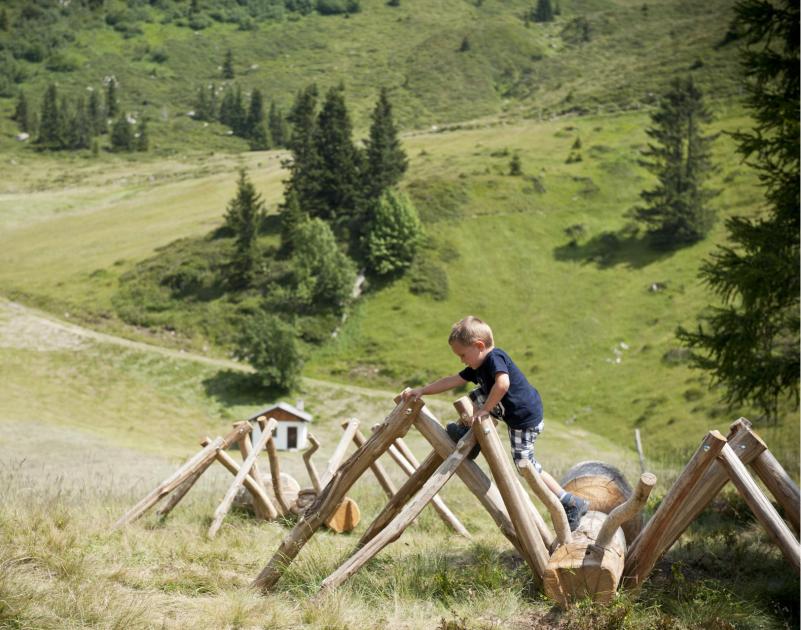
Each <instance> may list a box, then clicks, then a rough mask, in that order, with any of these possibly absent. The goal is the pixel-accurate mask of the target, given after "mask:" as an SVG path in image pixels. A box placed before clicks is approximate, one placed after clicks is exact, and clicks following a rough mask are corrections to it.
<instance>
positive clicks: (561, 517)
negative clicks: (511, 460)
mask: <svg viewBox="0 0 801 630" xmlns="http://www.w3.org/2000/svg"><path fill="white" fill-rule="evenodd" d="M517 467H518V469H519V470H520V473H521V474H522V475H523V478H524V479H525V480H526V481H527V482H528V485H529V486H530V487H531V489H532V490H533V491H534V494H535V495H536V496H537V498H538V499H539V500H540V501H542V504H543V505H544V506H545V509H547V510H548V514H550V515H551V522H552V523H553V527H554V530H555V531H556V539H557V540H558V541H559V544H560V545H566V544H567V543H570V542H573V536H572V534H571V532H570V524H569V523H568V522H567V514H565V508H564V507H562V503H561V502H560V501H559V499H558V498H557V496H556V495H555V494H554V493H553V492H551V490H550V489H549V488H548V486H546V485H545V482H544V481H543V480H542V477H541V476H540V474H539V473H538V472H537V470H536V468H534V465H533V464H532V463H531V462H530V461H528V460H527V459H524V460H522V461H519V462H517Z"/></svg>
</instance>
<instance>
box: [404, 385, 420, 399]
mask: <svg viewBox="0 0 801 630" xmlns="http://www.w3.org/2000/svg"><path fill="white" fill-rule="evenodd" d="M422 395H423V388H422V387H414V388H411V389H409V388H408V387H407V388H406V389H404V390H403V391H402V392H401V398H402V399H403V400H404V402H405V401H407V400H417V399H418V398H420V397H421V396H422Z"/></svg>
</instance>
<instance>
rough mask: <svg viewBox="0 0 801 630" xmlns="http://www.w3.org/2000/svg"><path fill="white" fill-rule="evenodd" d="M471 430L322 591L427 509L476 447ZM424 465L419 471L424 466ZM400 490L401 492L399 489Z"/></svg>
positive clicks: (356, 569)
mask: <svg viewBox="0 0 801 630" xmlns="http://www.w3.org/2000/svg"><path fill="white" fill-rule="evenodd" d="M472 433H473V432H472V430H471V431H470V432H468V433H467V434H466V435H465V436H464V437H463V438H462V439H461V440H460V441H459V443H458V444H457V446H456V450H454V451H453V453H451V455H450V456H449V457H448V458H447V459H446V460H445V461H444V462H442V464H440V466H439V467H438V468H437V469H436V470H435V471H434V473H433V474H432V475H431V476H430V477H429V478H428V480H427V481H426V482H425V484H424V485H423V487H422V488H421V489H420V491H419V492H418V493H417V494H416V495H415V497H414V498H413V499H412V500H411V501H410V502H409V503H407V504H406V506H405V507H404V508H403V509H402V510H401V511H400V513H399V514H398V515H397V516H396V517H395V518H394V519H392V521H391V522H390V523H388V524H387V526H386V527H384V528H383V529H382V530H381V531H380V532H378V533H377V534H376V536H375V537H374V538H372V540H370V541H369V542H368V543H367V544H365V545H364V546H363V547H361V548H360V549H358V550H357V551H356V553H354V554H353V555H352V556H351V557H350V558H348V559H347V560H346V561H345V562H344V563H343V564H342V565H341V566H340V567H339V568H338V569H337V570H336V571H334V572H333V573H332V574H331V575H329V576H328V577H327V578H326V579H325V580H323V583H322V586H321V592H322V591H327V590H331V589H333V588H336V587H337V586H339V585H340V584H342V583H343V582H344V581H345V580H347V579H348V578H349V577H350V576H351V575H353V574H354V573H356V571H358V570H359V569H360V568H361V567H362V566H364V564H365V563H366V562H367V561H368V560H370V559H371V558H373V557H374V556H375V555H376V554H377V553H378V552H379V551H381V550H382V549H383V548H384V547H386V546H387V545H388V544H389V543H391V542H393V541H394V540H396V539H397V538H398V537H399V536H400V535H401V534H402V533H403V532H404V530H405V529H406V528H407V527H408V526H409V525H410V524H411V522H412V521H413V520H414V519H415V518H417V517H418V516H419V514H420V512H421V511H422V510H423V508H424V507H425V506H426V505H427V504H428V502H429V501H431V499H432V498H433V497H434V495H436V494H437V493H438V492H439V491H440V490H441V489H442V487H443V486H444V485H445V484H446V483H447V482H448V480H449V479H450V478H451V477H452V476H453V475H454V473H455V472H456V469H457V468H458V467H459V465H460V464H461V463H462V462H463V461H464V460H465V459H466V458H467V455H468V454H469V453H470V450H471V449H472V448H473V446H474V445H475V444H474V441H473V440H472V439H468V437H470V436H472ZM422 468H423V466H421V467H420V468H419V469H418V470H420V469H422ZM399 492H400V491H399Z"/></svg>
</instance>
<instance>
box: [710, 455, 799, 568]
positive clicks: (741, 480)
mask: <svg viewBox="0 0 801 630" xmlns="http://www.w3.org/2000/svg"><path fill="white" fill-rule="evenodd" d="M720 461H721V462H722V463H723V466H724V468H726V472H728V474H729V478H730V479H731V480H732V483H734V485H735V486H736V488H737V491H738V492H739V493H740V494H741V495H742V497H743V499H745V502H746V503H747V504H748V507H750V508H751V511H752V512H753V513H754V515H755V516H756V517H757V518H758V519H759V521H760V522H761V523H762V525H763V526H764V527H765V529H766V530H767V532H768V534H770V536H771V538H773V540H774V541H775V542H776V544H777V545H778V546H779V548H780V549H781V550H782V553H783V554H784V557H785V558H786V559H787V562H789V563H790V564H791V565H792V567H793V568H794V569H795V570H796V573H798V572H799V571H801V547H799V545H798V541H797V540H796V539H795V537H794V536H793V533H792V532H791V531H790V528H789V527H787V524H786V523H785V522H784V521H783V520H782V518H781V516H779V513H778V512H777V511H776V509H775V508H774V507H773V504H772V503H771V502H770V501H768V499H767V497H766V496H765V495H764V494H762V492H761V491H760V490H759V487H758V486H757V485H756V482H755V481H754V480H753V479H752V478H751V475H749V474H748V470H746V468H745V466H744V465H743V463H742V462H741V461H740V460H739V459H738V458H737V455H735V454H734V451H732V449H731V448H730V447H729V445H728V444H727V445H725V446H724V447H723V450H722V451H721V453H720Z"/></svg>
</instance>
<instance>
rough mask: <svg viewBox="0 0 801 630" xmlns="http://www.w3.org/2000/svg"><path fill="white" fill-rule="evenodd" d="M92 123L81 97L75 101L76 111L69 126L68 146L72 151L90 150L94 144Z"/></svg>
mask: <svg viewBox="0 0 801 630" xmlns="http://www.w3.org/2000/svg"><path fill="white" fill-rule="evenodd" d="M93 135H94V134H93V130H92V122H91V120H89V113H88V112H87V109H86V101H85V99H84V98H83V96H79V97H78V99H77V100H76V101H75V110H74V111H73V113H72V116H71V120H70V124H69V125H68V136H69V140H68V144H69V147H70V148H71V149H88V148H89V147H90V146H91V144H92V136H93Z"/></svg>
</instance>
